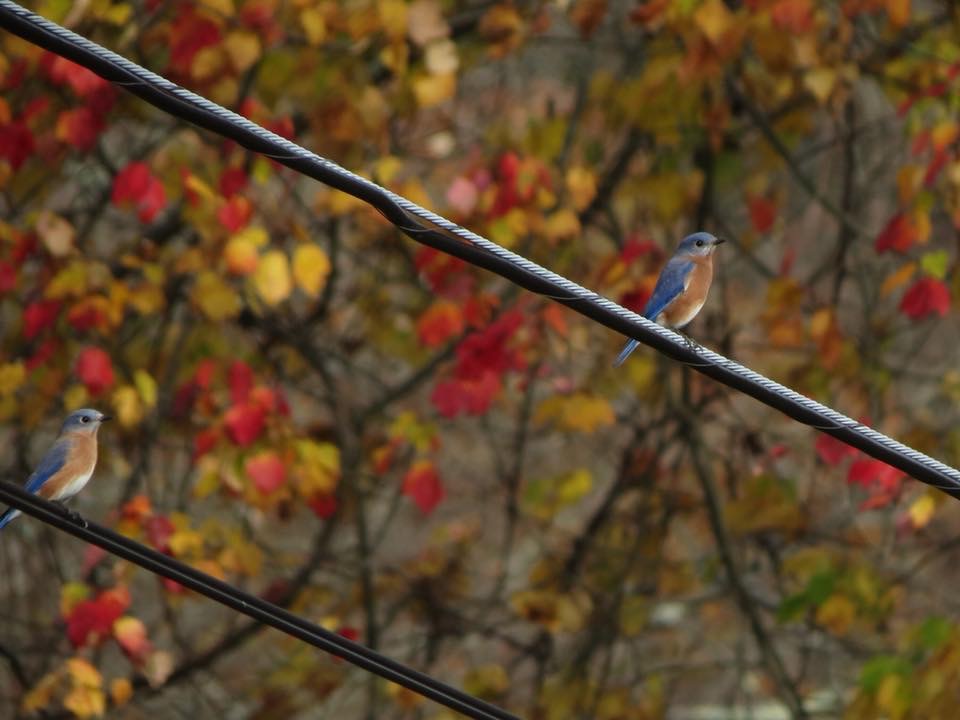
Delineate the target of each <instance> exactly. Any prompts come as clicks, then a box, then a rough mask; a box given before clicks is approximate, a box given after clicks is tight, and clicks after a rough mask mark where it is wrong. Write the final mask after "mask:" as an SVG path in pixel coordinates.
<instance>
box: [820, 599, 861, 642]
mask: <svg viewBox="0 0 960 720" xmlns="http://www.w3.org/2000/svg"><path fill="white" fill-rule="evenodd" d="M856 617H857V608H856V607H855V606H854V604H853V602H852V601H851V600H850V599H849V598H848V597H846V596H845V595H836V594H835V595H831V596H830V597H828V598H827V599H826V601H825V602H824V603H823V605H821V606H820V607H819V608H817V622H818V623H819V624H820V625H823V626H825V627H826V628H827V629H828V630H830V631H831V632H832V633H833V634H835V635H846V633H847V631H848V630H849V629H850V626H851V625H852V624H853V621H854V620H855V619H856Z"/></svg>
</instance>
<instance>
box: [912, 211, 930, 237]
mask: <svg viewBox="0 0 960 720" xmlns="http://www.w3.org/2000/svg"><path fill="white" fill-rule="evenodd" d="M910 218H911V220H912V221H913V230H914V232H915V233H916V235H917V242H918V243H920V244H923V245H925V244H926V243H927V242H928V241H929V240H930V231H931V230H932V229H933V227H932V226H931V224H930V214H929V213H928V212H927V211H926V210H923V209H922V208H917V209H916V210H914V211H913V213H912V214H911V215H910Z"/></svg>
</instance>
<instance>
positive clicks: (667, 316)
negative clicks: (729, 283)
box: [663, 255, 713, 328]
mask: <svg viewBox="0 0 960 720" xmlns="http://www.w3.org/2000/svg"><path fill="white" fill-rule="evenodd" d="M688 259H689V260H690V261H691V262H692V263H693V269H692V270H691V271H690V274H689V275H688V276H687V287H686V289H685V290H684V291H683V292H682V293H681V294H680V296H679V297H677V299H676V300H674V301H673V302H672V303H670V304H669V305H668V306H667V307H666V308H665V309H664V311H663V318H664V320H666V322H667V325H669V326H670V327H675V328H682V327H683V326H684V325H686V324H687V323H688V322H690V321H691V320H693V318H694V317H696V315H697V313H698V312H700V308H702V307H703V304H704V303H705V302H706V300H707V293H708V292H709V291H710V283H711V281H712V280H713V256H712V255H707V256H706V257H701V256H696V255H690V256H688Z"/></svg>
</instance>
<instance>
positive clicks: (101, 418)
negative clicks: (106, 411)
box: [100, 415, 113, 422]
mask: <svg viewBox="0 0 960 720" xmlns="http://www.w3.org/2000/svg"><path fill="white" fill-rule="evenodd" d="M107 420H113V415H101V416H100V422H106V421H107Z"/></svg>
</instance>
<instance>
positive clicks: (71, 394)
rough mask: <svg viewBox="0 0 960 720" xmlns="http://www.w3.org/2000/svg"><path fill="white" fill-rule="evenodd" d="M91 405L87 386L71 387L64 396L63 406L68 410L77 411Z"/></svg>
mask: <svg viewBox="0 0 960 720" xmlns="http://www.w3.org/2000/svg"><path fill="white" fill-rule="evenodd" d="M89 404H90V393H88V392H87V387H86V386H85V385H71V386H70V387H68V388H67V391H66V392H65V393H64V394H63V406H64V407H65V408H66V409H67V410H76V409H77V408H82V407H86V406H88V405H89Z"/></svg>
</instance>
